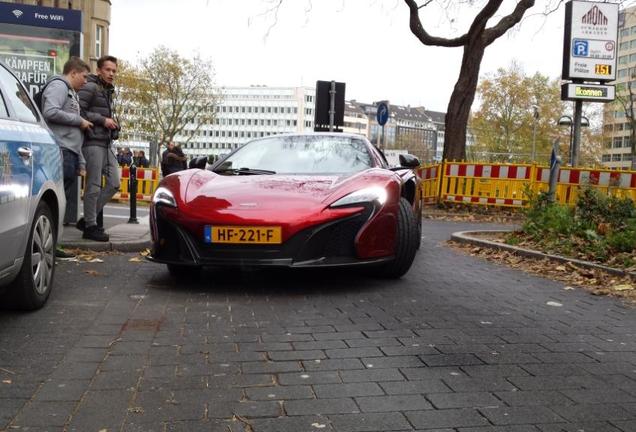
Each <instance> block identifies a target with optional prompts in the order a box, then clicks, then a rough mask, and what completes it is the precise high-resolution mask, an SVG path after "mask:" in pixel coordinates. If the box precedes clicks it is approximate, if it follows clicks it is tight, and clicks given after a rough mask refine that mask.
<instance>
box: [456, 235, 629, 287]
mask: <svg viewBox="0 0 636 432" xmlns="http://www.w3.org/2000/svg"><path fill="white" fill-rule="evenodd" d="M509 232H512V231H510V230H479V231H458V232H455V233H453V234H451V241H454V242H457V243H461V244H470V245H475V246H481V247H487V248H490V249H497V250H504V251H508V252H512V253H514V254H516V255H520V256H525V257H529V258H539V259H544V258H547V259H550V260H552V261H558V262H561V263H572V264H574V265H576V266H578V267H582V268H586V269H591V270H602V271H604V272H606V273H610V274H614V275H617V276H630V277H633V278H636V273H635V272H628V271H625V270H620V269H617V268H614V267H608V266H605V265H602V264H596V263H593V262H590V261H583V260H580V259H576V258H568V257H564V256H561V255H552V254H546V253H543V252H539V251H536V250H533V249H526V248H522V247H518V246H513V245H508V244H505V243H499V242H495V241H492V240H486V239H479V238H476V237H473V236H474V235H478V234H496V233H509Z"/></svg>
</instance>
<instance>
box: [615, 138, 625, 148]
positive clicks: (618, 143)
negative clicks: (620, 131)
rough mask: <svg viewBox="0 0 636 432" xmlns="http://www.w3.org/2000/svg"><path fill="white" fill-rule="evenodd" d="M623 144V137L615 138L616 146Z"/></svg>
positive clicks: (619, 146)
mask: <svg viewBox="0 0 636 432" xmlns="http://www.w3.org/2000/svg"><path fill="white" fill-rule="evenodd" d="M622 146H623V137H616V138H614V145H613V147H614V148H621V147H622Z"/></svg>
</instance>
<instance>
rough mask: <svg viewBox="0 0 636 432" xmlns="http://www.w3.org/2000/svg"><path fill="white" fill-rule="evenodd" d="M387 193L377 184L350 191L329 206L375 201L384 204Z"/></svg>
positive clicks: (345, 205)
mask: <svg viewBox="0 0 636 432" xmlns="http://www.w3.org/2000/svg"><path fill="white" fill-rule="evenodd" d="M386 198H387V193H386V189H384V188H383V187H379V186H373V187H368V188H365V189H360V190H358V191H355V192H352V193H350V194H349V195H345V196H343V197H342V198H340V199H339V200H338V201H336V202H335V203H333V204H331V206H330V207H347V206H351V205H355V204H364V203H372V202H376V203H377V204H379V205H384V203H385V202H386Z"/></svg>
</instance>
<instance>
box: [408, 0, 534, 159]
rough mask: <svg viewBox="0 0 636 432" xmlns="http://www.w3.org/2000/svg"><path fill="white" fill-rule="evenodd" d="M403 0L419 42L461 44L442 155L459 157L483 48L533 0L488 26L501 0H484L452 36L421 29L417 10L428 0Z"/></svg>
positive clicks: (463, 149)
mask: <svg viewBox="0 0 636 432" xmlns="http://www.w3.org/2000/svg"><path fill="white" fill-rule="evenodd" d="M404 2H405V3H406V5H407V6H408V8H409V10H410V14H409V19H410V21H409V25H410V28H411V32H412V33H413V34H414V35H415V37H417V39H418V40H419V41H420V42H421V43H422V44H424V45H434V46H441V47H463V48H464V53H463V56H462V64H461V68H460V71H459V78H458V79H457V82H456V83H455V87H454V89H453V93H452V94H451V97H450V101H449V102H448V108H447V110H446V135H445V139H444V156H443V157H444V159H448V160H463V159H465V158H466V125H467V123H468V117H469V116H470V108H471V106H472V105H473V101H474V99H475V91H476V90H477V83H478V80H479V68H480V66H481V61H482V59H483V57H484V53H485V51H486V48H487V47H488V46H489V45H490V44H492V43H493V42H494V41H496V40H497V39H498V38H499V37H501V36H503V35H504V34H505V33H506V32H507V31H508V30H510V29H511V28H512V27H514V26H515V25H516V24H517V23H519V22H520V21H521V19H522V18H523V15H524V14H525V12H526V11H527V10H528V9H530V8H531V7H532V6H534V0H519V2H518V3H517V5H516V7H515V8H514V10H513V11H512V12H511V13H510V14H508V15H505V16H503V17H502V18H501V19H500V20H499V21H498V22H497V24H495V25H494V26H492V27H488V21H489V20H490V19H491V18H492V17H493V16H494V15H495V14H496V13H497V11H498V10H499V8H500V7H501V5H502V4H503V0H488V2H487V3H486V4H485V5H484V7H483V8H482V9H481V10H480V11H479V13H478V14H477V15H476V16H475V18H474V19H473V21H472V24H471V26H470V28H469V29H468V31H467V32H466V33H465V34H463V35H461V36H459V37H456V38H442V37H436V36H432V35H430V34H429V33H428V32H427V31H426V30H425V29H424V26H423V25H422V21H421V20H420V10H421V9H422V8H423V7H424V6H426V5H427V4H429V3H430V0H426V2H425V3H424V4H423V5H422V6H419V5H418V4H417V3H416V1H415V0H404Z"/></svg>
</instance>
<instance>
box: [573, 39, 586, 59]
mask: <svg viewBox="0 0 636 432" xmlns="http://www.w3.org/2000/svg"><path fill="white" fill-rule="evenodd" d="M588 53H589V44H588V42H587V41H585V40H574V43H573V44H572V55H573V56H574V57H587V56H588Z"/></svg>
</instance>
